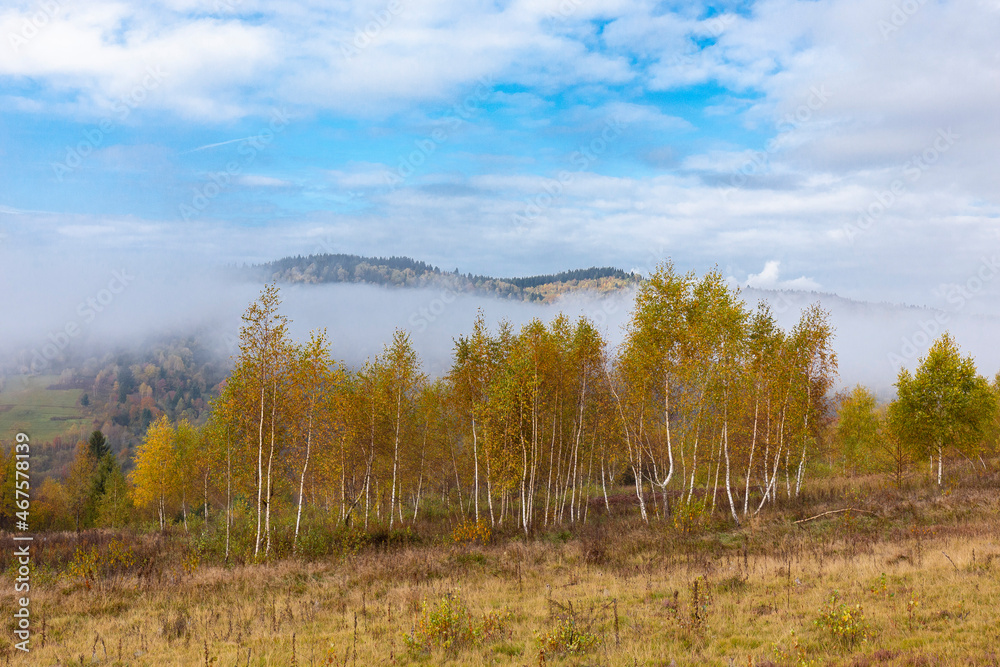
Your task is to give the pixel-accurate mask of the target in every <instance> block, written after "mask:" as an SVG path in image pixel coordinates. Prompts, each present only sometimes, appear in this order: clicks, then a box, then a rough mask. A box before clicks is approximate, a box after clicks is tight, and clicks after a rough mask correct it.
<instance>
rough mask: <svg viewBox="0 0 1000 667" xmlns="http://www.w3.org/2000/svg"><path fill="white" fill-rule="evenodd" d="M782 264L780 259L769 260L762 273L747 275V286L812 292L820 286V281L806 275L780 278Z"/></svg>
mask: <svg viewBox="0 0 1000 667" xmlns="http://www.w3.org/2000/svg"><path fill="white" fill-rule="evenodd" d="M780 266H781V262H779V261H778V260H776V259H772V260H769V261H768V262H767V263H765V264H764V269H763V270H762V271H761V272H760V273H752V274H750V275H749V276H747V280H746V286H747V287H752V288H754V289H779V290H803V291H811V292H814V291H816V290H818V289H819V288H820V286H819V283H817V282H816V281H815V280H813V279H812V278H806V277H805V276H801V277H799V278H795V279H793V280H780V276H781V269H780Z"/></svg>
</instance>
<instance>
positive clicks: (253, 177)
mask: <svg viewBox="0 0 1000 667" xmlns="http://www.w3.org/2000/svg"><path fill="white" fill-rule="evenodd" d="M238 182H239V184H240V185H245V186H247V187H251V188H287V187H289V186H290V185H292V182H291V181H286V180H285V179H283V178H274V177H273V176H262V175H260V174H245V175H243V176H240V177H239V179H238Z"/></svg>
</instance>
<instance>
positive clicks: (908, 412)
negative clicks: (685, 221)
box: [42, 262, 998, 558]
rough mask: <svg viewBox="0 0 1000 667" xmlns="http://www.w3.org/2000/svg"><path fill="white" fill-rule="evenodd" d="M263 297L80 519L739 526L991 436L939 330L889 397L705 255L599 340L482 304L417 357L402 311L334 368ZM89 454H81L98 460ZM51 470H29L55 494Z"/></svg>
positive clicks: (247, 553)
mask: <svg viewBox="0 0 1000 667" xmlns="http://www.w3.org/2000/svg"><path fill="white" fill-rule="evenodd" d="M280 305H281V301H280V291H279V289H278V287H277V286H276V285H274V284H271V285H268V286H266V287H265V288H264V289H263V291H262V292H261V295H260V297H259V298H258V299H257V300H256V301H255V302H254V303H252V304H251V305H250V306H249V307H248V308H247V310H246V312H245V313H244V316H243V325H242V327H241V330H240V336H239V341H240V345H239V352H238V354H237V355H236V357H235V359H234V361H235V365H234V369H233V371H232V372H231V374H230V375H229V377H228V378H227V379H226V381H225V382H224V384H223V387H222V389H221V392H220V394H219V396H218V398H216V399H215V400H214V401H213V403H212V405H211V409H210V414H209V418H208V420H207V421H206V422H204V423H203V424H200V425H198V426H195V425H193V424H192V423H190V422H188V421H186V420H184V419H181V420H179V421H178V420H171V419H170V418H169V417H168V416H167V415H163V416H160V417H159V418H158V419H157V420H155V421H154V422H153V423H152V424H151V425H150V427H149V429H148V430H147V432H146V435H145V438H144V440H143V442H142V444H141V445H140V446H139V447H138V449H137V450H136V453H135V461H134V468H133V469H132V471H131V472H130V474H129V477H128V483H127V484H125V480H124V479H122V480H120V481H121V483H119V482H118V481H116V482H115V483H114V484H112V485H110V486H108V485H107V484H105V485H104V486H103V487H102V488H101V492H100V494H96V492H95V489H97V486H96V485H95V484H94V483H93V481H92V483H91V485H90V486H89V487H87V488H89V489H90V491H91V500H90V501H89V502H90V507H92V508H100V507H104V509H103V510H99V509H92V510H90V511H89V512H90V513H89V514H87V513H86V512H84V513H83V514H80V517H81V521H82V522H83V523H82V524H80V523H78V524H77V525H85V524H86V522H87V521H88V520H90V521H92V522H95V523H97V524H103V525H115V523H114V522H116V521H128V520H130V519H134V517H135V516H140V517H142V516H144V517H146V519H147V520H151V521H153V522H154V525H157V526H158V527H160V528H161V529H162V528H164V527H166V526H167V525H168V524H172V523H179V524H181V525H183V526H184V527H185V528H189V524H191V523H192V522H195V523H198V524H199V525H202V526H209V525H210V526H212V527H213V528H214V529H215V532H216V533H217V534H218V535H219V536H220V538H219V539H220V540H222V541H224V542H223V543H224V550H225V554H226V556H227V557H228V556H229V555H230V553H231V552H232V551H236V552H238V553H237V555H238V556H239V557H256V558H260V557H266V556H270V555H272V554H273V553H274V551H275V543H276V540H277V541H280V542H281V543H282V544H286V543H287V544H290V548H291V549H292V550H296V549H299V548H300V544H301V542H302V540H303V537H304V536H305V535H306V534H307V533H309V531H310V529H311V528H315V527H317V526H331V525H334V526H340V527H341V528H352V527H353V528H354V529H358V530H362V529H363V530H371V529H373V528H378V529H380V530H385V529H387V530H389V531H392V530H395V529H397V528H399V527H403V526H412V525H413V524H415V523H416V522H417V521H418V520H420V519H421V518H425V519H427V520H435V519H442V518H444V517H448V518H449V519H450V520H452V521H456V520H457V521H468V522H469V523H470V524H475V525H481V526H487V527H489V528H491V529H494V530H496V529H505V530H508V531H513V530H516V531H519V532H522V533H525V534H531V533H533V532H535V531H537V530H538V529H547V528H549V527H552V526H559V525H566V524H573V523H579V522H586V521H587V520H588V517H589V516H590V515H591V514H592V513H595V512H600V513H603V514H611V515H615V514H618V513H620V512H623V511H629V512H633V511H634V512H637V513H638V514H639V516H640V517H641V518H642V520H644V521H646V522H655V521H663V520H670V519H671V518H673V520H675V521H676V518H677V517H678V516H710V515H716V516H728V517H729V520H730V521H732V522H733V523H734V524H739V523H741V522H743V521H745V520H746V518H747V517H749V516H752V515H753V514H756V513H759V512H760V511H762V510H763V509H764V508H765V507H767V506H769V505H775V504H780V503H782V502H786V501H788V500H791V499H794V498H796V497H797V496H799V495H800V494H801V493H802V490H803V487H804V485H805V483H806V481H807V479H808V478H809V476H810V475H817V474H825V473H827V472H829V471H830V470H832V469H835V468H836V467H837V465H841V466H843V468H842V469H843V470H846V471H849V472H853V471H858V470H859V468H860V469H861V472H870V471H871V468H872V466H873V465H878V466H880V468H879V471H881V472H884V471H888V470H892V471H893V472H895V473H898V477H897V479H901V476H902V475H903V474H905V473H906V472H908V471H910V470H911V469H912V468H913V465H914V463H915V461H917V460H918V459H919V458H920V457H925V458H929V460H930V461H931V463H932V464H933V463H935V462H936V465H937V471H938V479H939V481H940V471H941V470H942V468H943V462H944V460H945V458H946V457H954V456H956V455H958V456H961V457H963V458H968V459H970V460H977V459H978V461H980V462H982V465H983V466H985V465H986V463H985V462H984V457H986V456H987V455H988V454H989V453H990V452H993V453H995V451H996V449H995V447H996V437H995V436H996V432H997V430H998V429H997V423H996V422H997V407H996V405H997V404H996V396H997V393H998V389H997V386H996V383H995V384H994V385H993V386H991V385H990V384H989V383H987V382H986V381H985V380H984V379H983V378H981V377H979V376H978V375H976V373H975V368H974V365H973V364H972V361H971V359H968V358H966V359H962V358H961V357H960V354H959V353H958V350H957V345H955V343H954V341H953V340H952V339H950V337H947V336H945V337H943V338H942V339H941V340H939V341H938V342H937V343H935V346H934V347H933V348H932V349H931V351H930V353H929V354H928V357H927V359H925V360H923V362H922V365H921V367H920V368H919V369H918V370H917V372H916V373H915V374H910V373H909V372H907V371H901V373H900V377H899V379H898V383H897V387H898V389H899V397H898V398H897V400H896V401H895V402H894V403H893V404H891V405H890V406H888V407H887V408H886V407H881V408H880V407H879V406H877V404H876V403H875V402H873V401H872V400H869V399H873V396H871V395H870V392H868V390H866V389H864V388H857V389H856V390H855V391H854V392H852V393H851V394H850V395H846V394H843V395H837V396H833V395H831V389H832V387H833V383H834V381H835V378H836V370H837V357H836V354H835V352H834V351H833V347H832V340H833V336H834V330H833V327H832V325H831V323H830V321H829V315H828V313H826V312H825V311H824V310H822V309H821V308H820V307H819V306H818V305H813V306H810V307H808V308H806V309H805V310H804V311H803V312H802V313H801V315H800V318H799V320H798V322H797V323H796V324H795V325H794V326H793V327H791V328H790V329H789V330H784V329H782V328H781V327H780V326H779V325H778V323H777V321H776V318H775V315H774V313H773V312H772V311H771V309H770V308H769V307H768V306H767V305H766V304H764V303H761V304H759V305H758V306H757V307H756V308H754V309H752V310H751V309H749V308H748V307H747V306H746V305H745V303H744V302H743V301H742V300H741V298H740V296H739V292H738V290H737V289H735V288H733V287H731V286H730V285H729V284H728V283H727V282H726V281H725V280H724V278H723V277H722V275H721V274H720V273H719V272H718V271H712V272H709V273H707V274H706V275H704V276H701V277H699V276H697V275H695V274H693V273H687V274H681V273H679V272H677V271H676V270H675V269H674V267H673V266H672V265H671V264H670V263H669V262H668V263H665V264H663V265H661V266H660V267H659V268H658V269H657V270H656V271H655V272H654V273H653V274H652V275H651V276H650V277H649V278H648V279H647V280H645V281H643V282H642V283H641V285H640V286H639V289H638V292H637V296H636V301H635V306H634V309H633V311H632V313H631V316H630V318H629V321H628V323H627V325H626V329H625V332H624V333H625V336H624V340H623V342H622V344H621V345H620V346H619V347H618V348H617V349H613V350H612V349H609V347H608V343H607V341H606V340H605V339H604V337H603V336H602V334H601V332H600V331H599V330H598V329H597V328H596V327H595V325H594V323H593V322H591V321H590V320H589V319H587V318H585V317H581V318H579V319H577V320H575V321H571V320H570V319H569V318H567V317H565V316H563V315H559V316H557V317H556V318H555V319H553V320H552V321H550V322H548V323H544V322H542V321H540V320H537V319H535V320H532V321H530V322H528V323H527V324H525V325H523V326H521V327H520V328H515V327H513V326H512V325H511V324H509V323H506V322H501V323H500V324H499V325H498V326H497V327H495V328H494V329H493V330H491V329H490V328H489V327H488V326H487V324H486V321H485V318H484V316H483V314H482V313H481V312H480V314H479V315H478V316H477V318H476V319H475V321H474V322H472V325H471V329H470V331H469V332H468V333H467V334H466V335H464V336H460V337H459V338H458V339H456V340H455V342H454V351H453V357H452V363H451V366H450V369H449V371H448V373H447V374H446V375H445V376H444V377H441V378H437V379H432V378H429V377H428V376H427V375H426V374H424V373H423V372H422V370H421V363H420V360H419V358H418V355H417V354H416V352H415V350H414V349H413V346H412V344H411V341H410V337H409V335H408V334H407V333H406V332H405V331H402V330H397V331H396V332H395V333H394V334H393V336H392V339H391V341H390V342H389V343H387V344H386V345H385V347H384V349H383V351H382V353H381V354H379V355H377V356H375V357H374V358H372V359H370V360H368V361H367V362H366V363H365V364H364V365H363V367H361V368H348V367H346V366H345V365H344V364H342V363H340V362H338V361H336V360H335V358H334V356H333V354H332V351H331V344H330V341H328V340H327V337H326V333H325V332H324V331H316V332H313V333H312V334H311V335H310V337H309V339H308V340H307V341H302V342H298V341H294V340H292V339H291V337H290V335H289V333H288V321H287V319H286V318H285V317H284V316H283V315H282V314H281V311H280ZM935 391H936V392H938V393H935ZM865 392H868V393H867V394H866V393H865ZM837 411H839V415H840V416H839V419H836V420H834V413H835V412H837ZM935 411H936V412H935ZM831 422H832V424H833V427H832V428H831V427H830V425H831ZM990 438H993V439H992V441H991V440H990ZM991 443H992V444H991ZM991 447H992V449H991ZM893 452H896V453H897V454H898V456H896V457H895V458H894V457H893V455H892V453H893ZM85 455H87V456H89V454H86V451H85V448H82V447H81V449H80V452H79V454H78V458H80V457H85ZM96 460H100V459H95V458H94V457H93V456H91V458H88V459H87V461H91V463H90V464H88V465H90V466H91V467H89V468H84V467H81V470H82V471H83V472H81V476H84V477H85V476H86V475H85V474H84V473H85V472H86V471H87V470H89V471H90V475H91V479H92V480H93V479H94V478H95V477H94V476H95V475H96V474H97V473H96V470H97V468H96V464H95V463H93V462H94V461H96ZM876 462H877V463H876ZM977 465H978V464H977ZM81 466H82V464H81ZM107 475H110V476H111V477H115V480H118V477H120V476H121V474H120V471H119V472H118V473H117V477H116V476H115V474H113V471H108V473H107ZM53 484H55V485H57V486H59V485H60V483H58V482H54V483H53ZM70 486H71V483H70V482H69V480H67V481H66V482H65V483H63V485H62V486H61V488H55V489H49V490H48V491H49V492H52V493H54V492H55V491H60V492H62V493H63V498H64V502H67V503H71V502H72V500H71V499H69V498H68V495H67V493H65V491H66V489H68V488H70ZM77 486H78V487H80V488H84V487H86V485H85V484H83V485H81V484H77ZM73 488H76V487H73ZM108 488H113V489H115V491H114V495H113V500H109V499H108V498H111V496H107V494H108V491H107V489H108ZM126 488H127V493H123V492H122V489H126ZM44 491H45V490H44V489H43V494H42V495H43V499H42V501H43V502H44V501H45V493H44ZM50 495H51V494H50ZM84 495H86V494H84ZM81 497H82V496H81ZM625 507H628V508H629V509H627V510H626V509H624V508H625ZM133 508H134V509H135V510H137V512H134V511H133ZM631 508H635V509H631ZM276 535H278V537H277V538H276ZM223 536H224V537H223Z"/></svg>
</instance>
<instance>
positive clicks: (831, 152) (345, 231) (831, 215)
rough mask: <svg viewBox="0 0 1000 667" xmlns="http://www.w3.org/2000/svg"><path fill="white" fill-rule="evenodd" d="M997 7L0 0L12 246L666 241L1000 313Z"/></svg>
mask: <svg viewBox="0 0 1000 667" xmlns="http://www.w3.org/2000/svg"><path fill="white" fill-rule="evenodd" d="M997 35H1000V0H961V1H954V2H946V1H940V0H815V1H790V0H768V1H761V2H728V3H726V2H719V3H704V2H683V3H681V2H646V1H642V0H629V1H627V2H626V1H618V0H551V1H550V0H530V1H528V0H525V1H521V2H502V1H491V2H487V1H478V0H427V1H417V0H388V1H384V0H375V1H371V2H369V1H367V0H359V1H352V2H338V1H336V0H334V1H330V0H322V1H320V0H317V1H315V2H311V1H308V0H305V1H300V2H280V3H266V2H262V1H257V0H205V1H195V0H160V1H157V0H148V1H144V2H141V3H140V2H131V3H129V2H119V1H113V0H72V1H71V0H28V1H21V0H5V1H4V2H3V3H2V4H0V265H2V268H0V274H2V277H3V280H4V283H5V287H8V289H11V288H12V289H13V290H14V291H18V290H28V288H29V287H30V286H32V285H37V284H40V283H39V282H38V280H36V278H34V277H32V274H35V275H36V276H37V275H38V274H42V273H49V272H51V271H53V270H54V267H72V268H71V270H70V273H71V274H72V272H73V271H79V272H81V273H83V272H85V267H100V268H99V270H95V271H92V272H91V273H90V274H89V275H90V277H89V278H88V281H89V282H88V281H84V284H82V285H71V286H70V288H67V287H66V286H65V285H63V286H62V287H61V286H60V285H62V283H58V282H57V283H55V284H53V285H52V287H51V291H49V292H46V295H47V297H46V298H49V297H51V298H52V299H53V300H55V301H58V300H59V299H64V300H66V301H67V302H68V303H70V302H71V303H75V302H76V301H77V300H79V298H81V295H83V296H85V295H87V294H92V293H96V291H97V290H100V289H102V285H103V283H105V282H108V281H109V280H111V279H112V277H111V271H113V270H119V271H120V270H123V269H124V270H126V271H131V272H132V274H134V275H139V277H140V282H141V277H142V275H143V272H144V271H147V272H148V271H152V270H153V269H152V267H160V270H164V271H167V272H168V273H169V272H171V271H172V272H176V273H185V274H192V273H194V274H197V273H198V272H200V271H207V270H209V269H208V267H218V266H220V265H226V264H240V263H244V262H257V261H266V260H270V259H274V258H277V257H281V256H285V255H295V254H311V253H322V252H343V253H356V254H366V255H407V256H411V257H414V258H417V259H420V260H423V261H427V262H430V263H432V264H435V265H437V266H440V267H441V268H443V269H445V270H449V271H450V270H453V269H455V268H457V269H459V270H460V271H462V272H471V273H481V274H492V275H499V276H518V275H530V274H537V273H551V272H555V271H560V270H566V269H571V268H580V267H587V266H592V265H597V266H607V265H611V266H616V267H619V268H623V269H630V270H636V271H639V272H644V273H645V272H648V271H649V270H650V269H651V268H652V267H654V266H655V265H656V264H657V263H658V262H659V261H662V260H663V259H665V258H667V257H669V258H671V259H672V260H673V261H674V263H675V265H677V266H678V267H679V268H681V269H684V270H687V269H692V270H695V271H697V272H699V273H703V272H704V271H706V270H708V269H710V268H712V267H713V266H718V267H719V269H720V270H722V271H723V273H724V274H725V275H726V276H729V277H731V278H732V280H733V281H734V282H735V283H737V284H740V285H744V286H748V287H751V288H761V289H774V288H779V289H780V288H789V289H799V290H807V291H808V290H816V291H821V292H826V293H833V294H837V295H839V296H842V297H846V298H850V299H860V300H867V301H872V302H888V303H907V304H916V305H920V306H930V307H934V308H938V309H945V310H948V311H949V312H956V311H961V314H962V315H963V316H971V315H977V314H991V315H992V314H997V313H1000V280H995V277H996V275H997V274H1000V191H998V190H997V188H996V184H997V182H998V177H1000V173H998V172H1000V169H998V163H997V159H996V156H997V155H998V154H1000V123H998V122H997V113H998V111H1000V49H998V47H997V45H996V39H997ZM71 288H72V289H71ZM73 289H76V291H75V292H74V291H73ZM62 292H65V294H63V293H62ZM56 319H57V320H61V319H65V316H62V315H60V316H57V317H56Z"/></svg>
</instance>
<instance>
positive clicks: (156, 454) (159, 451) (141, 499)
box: [130, 415, 176, 530]
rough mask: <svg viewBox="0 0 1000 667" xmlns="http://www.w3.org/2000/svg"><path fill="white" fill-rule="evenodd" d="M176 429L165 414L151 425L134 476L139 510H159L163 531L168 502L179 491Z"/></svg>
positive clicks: (141, 446)
mask: <svg viewBox="0 0 1000 667" xmlns="http://www.w3.org/2000/svg"><path fill="white" fill-rule="evenodd" d="M175 435H176V433H175V430H174V427H173V426H171V424H170V421H169V419H168V418H167V416H166V415H163V416H162V417H160V418H159V419H157V420H156V421H155V422H153V423H152V424H150V425H149V428H148V429H147V430H146V437H145V438H144V439H143V441H142V444H141V445H140V446H139V448H138V449H137V451H136V456H135V467H134V468H133V469H132V472H131V473H130V477H131V481H132V488H133V499H134V502H135V505H136V506H137V507H156V515H157V518H158V519H159V523H160V530H163V529H164V527H165V526H166V512H167V499H168V498H169V497H170V494H171V493H173V491H174V490H175V488H176V451H175V448H174V439H175Z"/></svg>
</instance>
